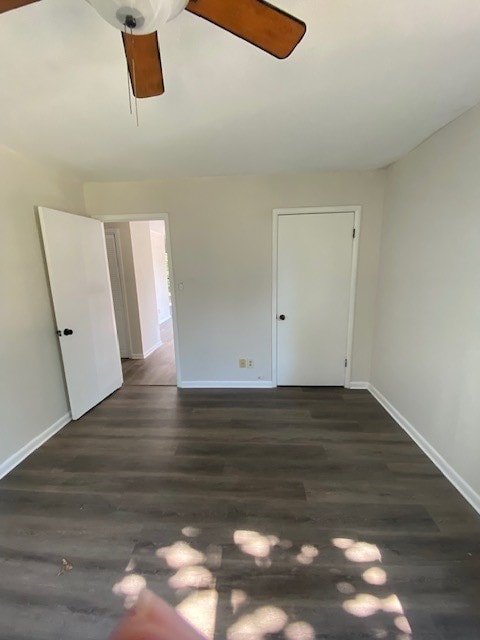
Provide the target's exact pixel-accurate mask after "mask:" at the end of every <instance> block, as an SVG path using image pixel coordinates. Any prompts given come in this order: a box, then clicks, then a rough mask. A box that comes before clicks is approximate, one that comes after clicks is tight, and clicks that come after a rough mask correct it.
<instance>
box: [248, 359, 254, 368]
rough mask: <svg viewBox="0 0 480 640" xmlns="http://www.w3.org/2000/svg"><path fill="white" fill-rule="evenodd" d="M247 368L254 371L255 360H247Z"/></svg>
mask: <svg viewBox="0 0 480 640" xmlns="http://www.w3.org/2000/svg"><path fill="white" fill-rule="evenodd" d="M247 367H248V368H249V369H253V360H252V359H251V358H248V360H247Z"/></svg>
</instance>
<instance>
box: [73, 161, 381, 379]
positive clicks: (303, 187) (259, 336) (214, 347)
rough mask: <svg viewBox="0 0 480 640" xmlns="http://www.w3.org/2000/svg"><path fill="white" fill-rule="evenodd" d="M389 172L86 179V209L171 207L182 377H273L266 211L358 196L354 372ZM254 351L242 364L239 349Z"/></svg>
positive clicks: (364, 335) (362, 344) (365, 336)
mask: <svg viewBox="0 0 480 640" xmlns="http://www.w3.org/2000/svg"><path fill="white" fill-rule="evenodd" d="M384 180H385V173H384V172H383V171H372V172H331V173H325V172H318V173H305V174H281V175H272V176H236V177H218V178H199V179H183V180H167V181H153V182H138V183H108V184H100V183H87V184H86V185H85V199H86V204H87V208H88V212H89V213H90V214H127V213H163V212H165V213H168V214H169V219H170V226H171V241H172V254H173V274H174V277H175V279H176V282H177V284H178V283H180V282H182V283H183V284H184V288H183V290H181V291H179V290H178V288H177V290H176V299H177V307H178V325H179V337H180V339H179V343H180V344H179V346H180V354H179V355H180V362H181V373H182V379H183V380H191V381H198V380H213V381H223V380H228V381H236V380H257V378H258V376H262V377H263V379H264V380H270V379H271V355H272V354H271V319H272V309H271V288H272V210H273V209H274V208H277V207H298V206H328V205H362V207H363V214H362V215H363V217H362V232H361V237H360V252H359V271H358V288H357V299H356V324H355V331H354V349H353V359H352V379H353V380H368V379H369V376H370V363H371V346H372V336H373V321H374V316H373V314H374V303H375V294H376V284H377V268H378V257H379V241H380V232H381V221H382V212H383V196H384ZM241 356H246V357H250V358H253V359H254V360H255V368H254V369H248V370H240V369H239V368H238V358H239V357H241Z"/></svg>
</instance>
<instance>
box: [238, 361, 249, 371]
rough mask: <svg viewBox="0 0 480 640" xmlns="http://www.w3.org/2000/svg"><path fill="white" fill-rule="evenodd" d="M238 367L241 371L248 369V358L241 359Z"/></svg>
mask: <svg viewBox="0 0 480 640" xmlns="http://www.w3.org/2000/svg"><path fill="white" fill-rule="evenodd" d="M238 366H239V367H240V369H246V368H247V359H246V358H240V360H239V361H238Z"/></svg>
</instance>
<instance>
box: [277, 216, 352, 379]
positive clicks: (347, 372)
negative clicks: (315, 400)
mask: <svg viewBox="0 0 480 640" xmlns="http://www.w3.org/2000/svg"><path fill="white" fill-rule="evenodd" d="M315 213H317V214H318V213H353V222H354V229H355V236H354V238H353V243H352V271H351V276H350V298H349V306H348V329H347V352H346V354H345V357H346V359H347V366H346V367H345V381H344V387H345V388H346V389H350V382H351V371H352V348H353V328H354V322H355V295H356V290H357V268H358V246H359V238H360V223H361V217H362V207H361V206H360V205H354V206H343V207H293V208H284V209H274V210H273V237H272V383H273V386H274V387H277V386H278V373H277V359H278V355H277V349H278V343H277V340H278V337H277V322H278V321H277V297H278V281H277V278H278V220H279V218H280V216H294V215H304V214H315Z"/></svg>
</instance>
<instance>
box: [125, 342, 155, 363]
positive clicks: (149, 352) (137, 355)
mask: <svg viewBox="0 0 480 640" xmlns="http://www.w3.org/2000/svg"><path fill="white" fill-rule="evenodd" d="M162 344H163V342H162V341H161V340H159V341H158V342H157V343H155V344H154V345H153V347H150V349H148V350H147V351H144V352H143V353H132V354H131V355H130V360H145V358H148V356H150V355H152V353H153V352H154V351H156V350H157V349H158V347H161V346H162Z"/></svg>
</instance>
